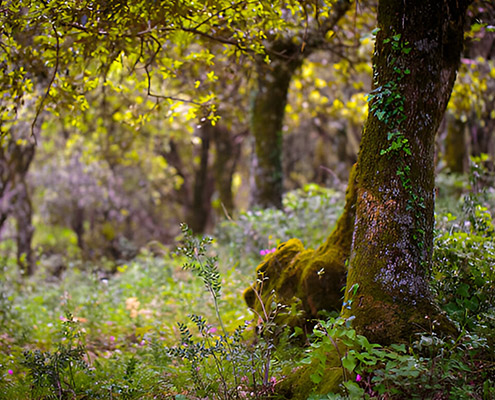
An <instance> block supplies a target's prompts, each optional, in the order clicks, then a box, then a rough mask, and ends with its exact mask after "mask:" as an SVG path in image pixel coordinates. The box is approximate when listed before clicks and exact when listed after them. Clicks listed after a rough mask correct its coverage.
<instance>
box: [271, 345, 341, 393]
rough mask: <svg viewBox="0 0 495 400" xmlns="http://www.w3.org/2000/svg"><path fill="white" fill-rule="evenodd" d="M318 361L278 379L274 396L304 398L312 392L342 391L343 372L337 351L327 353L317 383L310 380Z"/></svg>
mask: <svg viewBox="0 0 495 400" xmlns="http://www.w3.org/2000/svg"><path fill="white" fill-rule="evenodd" d="M317 367H318V362H317V361H316V360H315V361H314V362H313V363H311V364H309V365H304V366H303V367H299V368H297V369H295V370H294V371H292V373H291V374H290V375H289V376H288V377H286V378H285V379H283V380H282V381H280V382H279V383H278V384H277V386H276V387H275V394H276V396H279V397H282V398H284V399H291V400H306V399H307V398H308V397H309V396H310V395H311V394H312V393H318V394H327V393H342V385H341V384H342V381H343V372H342V367H341V363H340V358H339V357H338V354H337V352H335V353H331V354H328V357H327V366H326V369H325V372H324V373H323V379H322V380H321V382H320V383H319V384H315V383H314V382H313V381H312V380H311V375H312V374H313V373H314V372H315V371H316V369H317Z"/></svg>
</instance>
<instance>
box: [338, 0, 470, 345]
mask: <svg viewBox="0 0 495 400" xmlns="http://www.w3.org/2000/svg"><path fill="white" fill-rule="evenodd" d="M468 4H469V1H459V0H434V1H433V0H418V1H417V2H416V3H415V4H414V6H411V5H407V4H406V3H405V2H403V1H402V0H381V1H379V5H378V27H379V28H380V31H379V32H378V35H377V38H376V45H375V53H374V88H375V89H374V90H373V92H372V97H371V100H370V112H369V116H368V120H367V121H366V124H365V127H364V132H363V137H362V140H361V149H360V153H359V156H358V167H357V197H356V199H357V200H356V219H355V226H354V236H353V243H352V247H351V254H350V261H349V271H348V277H347V288H348V289H347V291H346V298H345V301H346V302H347V303H346V304H349V302H348V301H349V300H352V301H351V305H350V307H344V308H343V315H344V316H350V315H353V316H355V321H354V326H355V327H356V329H357V330H358V331H359V332H360V333H362V334H365V335H366V336H367V337H368V338H369V339H370V340H372V341H375V342H379V343H390V342H394V341H395V342H396V341H399V340H408V339H409V338H410V335H412V334H413V333H414V332H418V331H428V330H431V329H437V330H443V331H444V333H449V332H453V328H452V327H451V326H450V325H449V322H448V321H447V320H446V319H445V318H444V317H443V316H442V315H441V314H440V313H439V312H438V310H437V309H436V308H435V306H434V305H433V301H432V297H431V294H430V291H429V285H428V280H429V271H430V267H431V255H432V247H433V224H434V218H433V210H434V138H435V133H436V131H437V129H438V126H439V124H440V121H441V119H442V117H443V114H444V111H445V108H446V106H447V102H448V100H449V97H450V93H451V90H452V86H453V84H454V80H455V77H456V72H457V68H458V64H459V59H460V54H461V50H462V44H463V32H464V30H463V28H464V20H465V12H466V8H467V6H468ZM355 285H357V286H355ZM356 287H357V292H356V294H355V296H352V295H351V293H353V292H354V291H353V290H351V288H356ZM351 297H352V298H351Z"/></svg>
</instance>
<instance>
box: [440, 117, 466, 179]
mask: <svg viewBox="0 0 495 400" xmlns="http://www.w3.org/2000/svg"><path fill="white" fill-rule="evenodd" d="M465 132H466V122H463V121H461V120H460V119H459V118H456V117H454V116H452V115H451V116H447V136H446V138H445V156H444V159H445V164H446V166H447V168H448V170H449V171H450V172H453V173H456V174H462V173H464V171H465V170H466V168H465V165H466V164H467V154H468V152H467V145H466V138H465Z"/></svg>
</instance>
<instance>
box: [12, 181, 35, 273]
mask: <svg viewBox="0 0 495 400" xmlns="http://www.w3.org/2000/svg"><path fill="white" fill-rule="evenodd" d="M14 216H15V219H16V221H17V238H16V239H17V265H18V266H19V267H20V269H21V271H22V273H23V274H25V275H28V276H30V275H32V274H33V273H34V267H35V257H34V252H33V248H32V245H31V243H32V240H33V233H34V227H33V224H32V217H33V208H32V205H31V198H30V196H29V192H28V187H27V184H26V182H25V181H24V180H22V182H19V183H18V184H17V195H16V203H15V209H14Z"/></svg>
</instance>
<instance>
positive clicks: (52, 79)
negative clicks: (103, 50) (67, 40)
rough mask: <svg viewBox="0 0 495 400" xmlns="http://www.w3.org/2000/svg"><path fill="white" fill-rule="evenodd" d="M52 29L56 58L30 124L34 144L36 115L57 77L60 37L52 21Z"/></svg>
mask: <svg viewBox="0 0 495 400" xmlns="http://www.w3.org/2000/svg"><path fill="white" fill-rule="evenodd" d="M52 29H53V32H55V39H56V40H57V47H56V58H55V68H54V70H53V75H52V78H51V79H50V82H49V83H48V87H47V89H46V92H45V95H44V96H43V98H42V99H41V103H40V105H39V106H38V109H37V110H36V115H35V116H34V120H33V122H32V124H31V137H33V138H34V144H37V139H36V135H35V134H34V126H35V125H36V122H37V121H38V117H39V116H40V113H41V110H42V109H43V105H44V103H45V101H46V99H47V97H48V95H49V93H50V89H51V88H52V86H53V82H55V78H56V77H57V73H58V66H59V54H60V38H59V36H58V32H57V29H56V28H55V25H54V24H53V23H52Z"/></svg>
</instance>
